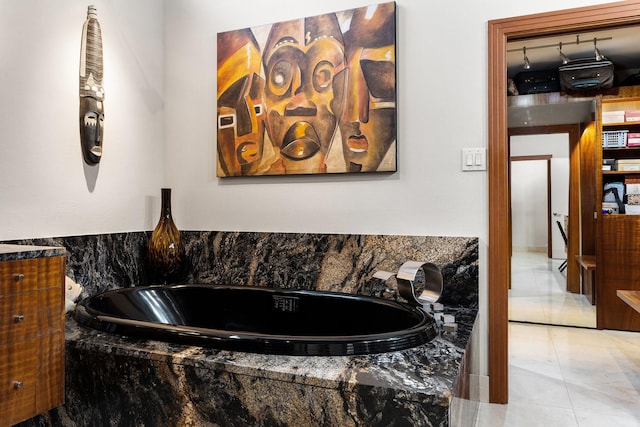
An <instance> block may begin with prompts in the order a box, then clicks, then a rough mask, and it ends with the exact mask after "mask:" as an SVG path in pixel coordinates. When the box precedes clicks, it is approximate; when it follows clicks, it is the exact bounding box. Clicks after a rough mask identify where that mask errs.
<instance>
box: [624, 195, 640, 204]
mask: <svg viewBox="0 0 640 427" xmlns="http://www.w3.org/2000/svg"><path fill="white" fill-rule="evenodd" d="M627 203H629V204H630V205H640V194H627Z"/></svg>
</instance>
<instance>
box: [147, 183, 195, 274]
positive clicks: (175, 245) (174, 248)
mask: <svg viewBox="0 0 640 427" xmlns="http://www.w3.org/2000/svg"><path fill="white" fill-rule="evenodd" d="M147 257H148V262H149V267H150V277H151V281H152V282H153V283H157V284H164V285H166V284H170V283H180V282H182V281H184V280H185V279H186V277H187V273H188V271H187V270H188V268H187V258H186V254H185V249H184V245H183V243H182V238H181V236H180V231H179V230H178V227H176V224H175V223H174V222H173V215H172V213H171V189H170V188H163V189H162V210H161V212H160V219H159V220H158V224H157V225H156V228H155V229H154V230H153V233H152V234H151V239H149V244H148V248H147Z"/></svg>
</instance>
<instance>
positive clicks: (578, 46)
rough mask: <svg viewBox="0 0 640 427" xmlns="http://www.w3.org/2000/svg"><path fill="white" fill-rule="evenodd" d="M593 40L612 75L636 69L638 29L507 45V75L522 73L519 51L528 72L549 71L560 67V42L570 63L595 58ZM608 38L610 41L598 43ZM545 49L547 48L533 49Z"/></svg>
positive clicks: (639, 44)
mask: <svg viewBox="0 0 640 427" xmlns="http://www.w3.org/2000/svg"><path fill="white" fill-rule="evenodd" d="M594 38H597V39H598V42H597V46H598V49H599V50H600V52H601V53H602V54H603V55H604V56H605V57H606V58H607V59H609V60H611V61H612V62H613V64H614V69H615V70H616V72H618V71H623V70H630V72H627V74H631V72H635V71H637V69H640V28H638V27H637V26H636V27H618V28H611V29H606V30H599V31H597V32H585V33H572V34H564V35H556V36H551V37H543V38H535V39H527V40H518V41H512V42H509V43H507V74H508V75H509V77H513V76H515V75H516V74H517V73H519V72H520V71H524V68H523V65H524V55H523V52H522V48H523V47H526V48H527V57H528V58H529V62H530V64H531V69H530V70H544V69H552V68H557V67H558V66H560V65H561V64H562V62H561V58H560V54H559V50H558V47H559V44H560V42H562V52H563V53H564V54H565V55H566V56H568V57H569V58H570V59H581V58H595V54H594V46H593V39H594ZM609 38H610V40H601V39H609ZM578 41H579V43H577V42H578ZM547 45H550V46H549V47H544V48H536V47H537V46H547Z"/></svg>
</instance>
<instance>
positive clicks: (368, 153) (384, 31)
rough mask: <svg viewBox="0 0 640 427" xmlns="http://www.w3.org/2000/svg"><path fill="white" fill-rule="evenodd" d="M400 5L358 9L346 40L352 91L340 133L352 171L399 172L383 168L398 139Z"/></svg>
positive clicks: (388, 164)
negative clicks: (397, 8)
mask: <svg viewBox="0 0 640 427" xmlns="http://www.w3.org/2000/svg"><path fill="white" fill-rule="evenodd" d="M395 19H396V18H395V7H394V5H393V4H392V3H386V4H381V5H374V6H370V7H368V8H360V9H356V10H355V12H354V14H353V17H352V19H351V26H350V28H349V30H348V31H347V32H346V34H345V39H346V40H347V42H346V45H347V60H348V64H349V65H348V69H349V72H348V79H347V82H348V87H347V90H346V92H345V106H344V110H343V113H342V117H341V119H340V133H341V135H342V146H343V152H344V158H345V161H346V162H347V168H348V170H349V171H350V172H360V171H362V172H374V171H377V170H381V167H382V170H395V155H394V156H390V158H388V159H390V160H388V161H387V162H385V164H382V161H383V159H384V158H385V156H386V155H387V153H388V152H389V149H390V147H391V145H392V144H393V143H394V142H395V138H396V72H395V71H396V63H395V61H396V55H395Z"/></svg>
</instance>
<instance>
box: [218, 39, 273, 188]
mask: <svg viewBox="0 0 640 427" xmlns="http://www.w3.org/2000/svg"><path fill="white" fill-rule="evenodd" d="M263 96H264V79H263V78H262V77H261V76H260V51H259V50H258V45H257V42H256V41H255V38H254V36H253V34H252V33H251V30H249V29H244V30H238V31H229V32H226V33H222V34H220V35H218V163H217V168H218V175H219V176H222V175H224V176H241V175H255V174H257V173H259V172H260V171H261V170H262V171H264V170H263V169H261V168H263V166H264V164H263V162H262V161H263V147H264V116H265V109H264V100H263Z"/></svg>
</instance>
